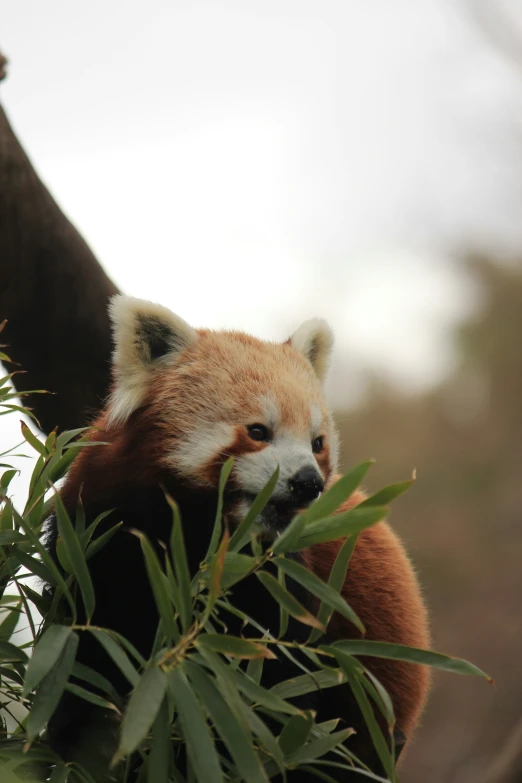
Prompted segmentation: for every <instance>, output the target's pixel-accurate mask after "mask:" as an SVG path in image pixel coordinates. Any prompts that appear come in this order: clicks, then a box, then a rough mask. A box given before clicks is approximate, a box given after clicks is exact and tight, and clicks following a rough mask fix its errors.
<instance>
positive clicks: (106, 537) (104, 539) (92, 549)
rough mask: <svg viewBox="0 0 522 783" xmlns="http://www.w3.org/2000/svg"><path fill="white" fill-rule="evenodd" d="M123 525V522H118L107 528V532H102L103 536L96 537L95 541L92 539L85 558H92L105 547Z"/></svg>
mask: <svg viewBox="0 0 522 783" xmlns="http://www.w3.org/2000/svg"><path fill="white" fill-rule="evenodd" d="M122 525H123V522H118V523H117V524H116V525H113V526H112V527H110V528H109V529H108V530H106V531H105V533H102V534H101V536H98V538H95V539H94V541H91V543H90V544H89V545H88V546H87V549H86V550H85V559H86V560H90V559H91V557H93V556H94V555H95V554H96V553H97V552H99V551H100V549H103V547H104V546H105V545H106V544H108V543H109V541H110V540H111V538H112V537H113V536H114V535H115V534H116V533H117V532H118V530H120V529H121V526H122Z"/></svg>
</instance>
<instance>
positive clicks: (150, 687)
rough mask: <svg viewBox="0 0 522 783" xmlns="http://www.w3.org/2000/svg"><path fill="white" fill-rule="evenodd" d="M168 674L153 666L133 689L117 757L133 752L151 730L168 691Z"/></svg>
mask: <svg viewBox="0 0 522 783" xmlns="http://www.w3.org/2000/svg"><path fill="white" fill-rule="evenodd" d="M167 684H168V683H167V675H166V674H165V673H164V672H163V671H162V670H161V669H159V668H158V667H157V666H151V667H150V668H149V669H146V671H145V673H144V674H143V676H142V677H141V679H140V681H139V682H138V684H137V686H136V688H135V689H134V690H133V692H132V694H131V697H130V699H129V703H128V705H127V709H126V710H125V714H124V716H123V722H122V726H121V735H120V744H119V747H118V753H117V758H123V757H124V756H128V755H129V754H131V753H133V752H134V751H135V750H136V748H137V747H138V746H139V744H140V743H141V741H142V740H143V739H144V737H145V736H146V735H147V733H148V732H149V730H150V728H151V726H152V724H153V723H154V721H155V719H156V716H157V714H158V711H159V708H160V706H161V703H162V701H163V698H164V696H165V693H166V691H167Z"/></svg>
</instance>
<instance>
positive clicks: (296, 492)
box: [288, 468, 324, 505]
mask: <svg viewBox="0 0 522 783" xmlns="http://www.w3.org/2000/svg"><path fill="white" fill-rule="evenodd" d="M288 486H289V487H290V492H291V493H292V498H294V499H295V501H296V505H301V504H303V503H311V502H312V500H315V499H316V497H317V496H318V495H319V494H320V493H321V492H322V491H323V489H324V481H323V479H322V478H321V475H320V474H319V473H318V472H317V470H316V469H315V468H301V470H298V471H297V473H296V474H295V475H294V476H292V478H291V479H289V480H288Z"/></svg>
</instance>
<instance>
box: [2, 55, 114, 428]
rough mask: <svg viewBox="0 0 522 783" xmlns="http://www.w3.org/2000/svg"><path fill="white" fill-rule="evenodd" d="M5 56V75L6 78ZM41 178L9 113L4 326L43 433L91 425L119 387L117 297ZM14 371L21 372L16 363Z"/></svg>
mask: <svg viewBox="0 0 522 783" xmlns="http://www.w3.org/2000/svg"><path fill="white" fill-rule="evenodd" d="M5 62H6V61H5V58H2V56H1V55H0V79H1V78H2V77H3V76H4V75H5ZM117 290H118V289H117V288H116V286H115V285H114V283H112V281H111V280H110V279H109V278H108V277H107V275H106V274H105V272H104V271H103V269H102V268H101V266H100V265H99V263H98V262H97V260H96V259H95V257H94V255H93V254H92V252H91V250H90V249H89V247H88V246H87V245H86V243H85V242H84V240H83V239H82V237H81V236H80V235H79V233H78V232H77V231H76V229H75V228H74V227H73V226H72V225H71V223H70V222H69V220H68V219H67V218H66V217H65V215H64V214H63V212H62V211H61V210H60V208H59V207H58V205H57V204H56V202H55V201H54V199H53V198H52V196H51V195H50V193H49V192H48V190H47V189H46V187H45V186H44V185H43V183H42V182H41V181H40V179H39V178H38V175H37V174H36V172H35V170H34V169H33V167H32V165H31V162H30V160H29V158H28V157H27V155H26V154H25V152H24V150H23V149H22V147H21V145H20V144H19V142H18V140H17V138H16V136H15V134H14V132H13V130H12V128H11V126H10V124H9V121H8V119H7V117H6V115H5V113H4V111H3V109H2V108H1V107H0V322H1V321H2V320H3V319H4V318H7V320H8V323H7V326H6V327H5V329H4V331H3V332H2V342H4V343H5V344H6V345H7V346H8V347H7V348H6V351H7V353H8V354H9V355H10V357H11V358H12V359H13V361H15V362H17V363H18V364H19V365H20V366H21V369H23V370H26V373H25V374H18V375H15V376H14V378H13V383H14V384H15V386H16V388H17V390H18V391H24V390H28V389H47V390H48V391H52V392H53V393H54V394H52V395H51V394H45V395H31V397H30V399H29V402H28V404H29V405H30V407H32V408H33V411H34V413H35V415H36V416H37V418H38V420H39V421H40V424H41V426H42V429H43V430H44V431H46V432H49V431H50V430H52V429H53V428H54V427H56V426H58V427H59V428H60V429H69V428H73V427H81V426H83V425H84V424H86V423H87V422H88V421H89V419H90V418H91V417H92V415H93V414H94V412H95V411H96V410H98V408H99V407H100V405H101V403H102V401H103V398H104V397H105V395H106V394H107V390H108V387H109V382H110V375H109V358H110V351H111V336H110V325H109V319H108V316H107V301H108V299H109V297H110V296H111V295H112V294H114V293H117ZM9 369H10V370H12V369H16V368H15V367H12V368H11V367H10V368H9Z"/></svg>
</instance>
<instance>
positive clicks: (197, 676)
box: [183, 663, 268, 783]
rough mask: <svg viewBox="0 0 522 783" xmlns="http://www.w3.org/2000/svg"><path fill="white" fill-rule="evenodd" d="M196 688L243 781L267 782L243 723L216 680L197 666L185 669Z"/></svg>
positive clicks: (188, 665)
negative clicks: (220, 690)
mask: <svg viewBox="0 0 522 783" xmlns="http://www.w3.org/2000/svg"><path fill="white" fill-rule="evenodd" d="M183 668H184V670H185V671H186V672H187V674H188V675H189V678H190V681H191V682H192V684H193V685H194V687H195V689H196V691H197V693H198V695H199V698H200V700H201V702H202V703H203V704H204V706H205V708H206V710H207V712H208V713H209V715H210V717H211V719H212V721H213V723H214V726H215V728H216V730H217V732H218V734H219V735H220V737H221V738H222V740H223V742H224V743H225V745H226V746H227V748H228V750H229V752H230V755H231V756H232V759H233V761H234V764H235V765H236V767H237V771H238V772H239V775H240V776H241V778H242V779H243V780H248V781H249V783H267V781H268V778H267V777H266V774H265V771H264V769H263V765H262V764H261V762H260V760H259V758H258V756H257V755H256V754H255V753H254V751H253V749H252V747H251V739H250V736H249V734H248V733H247V732H246V731H245V729H244V726H243V723H242V722H241V721H239V720H237V719H236V717H235V715H234V713H233V712H232V710H231V709H230V708H229V707H228V705H227V703H226V701H225V699H224V698H223V696H222V695H221V694H220V692H219V691H218V689H217V688H216V685H215V681H214V680H212V679H211V678H210V677H209V675H208V674H207V672H206V671H205V670H204V669H202V668H201V666H197V665H196V664H187V663H185V664H184V666H183Z"/></svg>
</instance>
